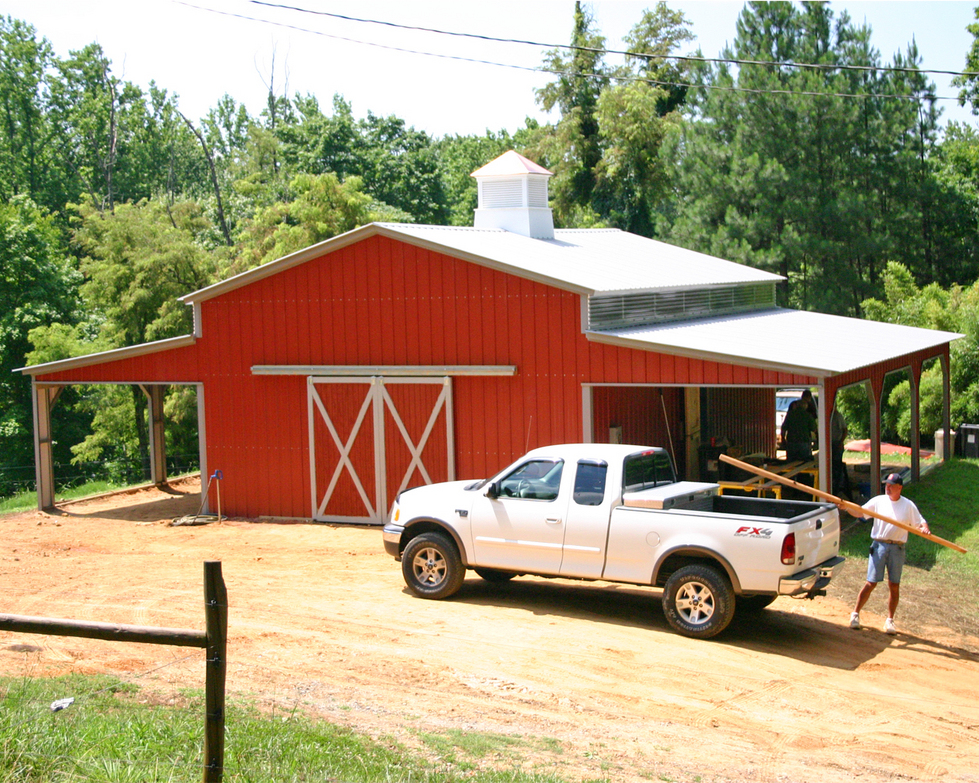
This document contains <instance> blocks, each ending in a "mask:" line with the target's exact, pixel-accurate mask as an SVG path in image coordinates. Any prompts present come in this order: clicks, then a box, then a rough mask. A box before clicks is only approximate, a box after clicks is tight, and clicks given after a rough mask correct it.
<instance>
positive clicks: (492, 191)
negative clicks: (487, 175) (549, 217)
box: [480, 179, 547, 209]
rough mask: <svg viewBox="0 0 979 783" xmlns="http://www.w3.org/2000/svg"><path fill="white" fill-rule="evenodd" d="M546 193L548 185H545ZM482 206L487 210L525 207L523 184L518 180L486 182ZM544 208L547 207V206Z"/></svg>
mask: <svg viewBox="0 0 979 783" xmlns="http://www.w3.org/2000/svg"><path fill="white" fill-rule="evenodd" d="M544 187H545V193H546V188H547V185H546V184H545V186H544ZM482 196H483V198H482V201H481V202H480V206H482V207H485V208H486V209H505V208H507V207H513V208H516V207H524V206H527V205H526V204H524V197H523V183H522V182H521V181H520V180H518V179H504V180H497V181H496V182H484V183H483V193H482ZM544 206H547V204H545V205H544Z"/></svg>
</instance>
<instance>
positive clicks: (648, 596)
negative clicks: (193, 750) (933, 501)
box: [0, 482, 979, 783]
mask: <svg viewBox="0 0 979 783" xmlns="http://www.w3.org/2000/svg"><path fill="white" fill-rule="evenodd" d="M198 491H199V486H198V485H196V484H195V483H192V482H188V483H185V484H183V485H182V486H181V487H178V488H177V490H176V491H175V492H174V493H173V494H167V493H164V492H161V491H158V490H155V489H152V490H143V491H140V492H139V493H136V494H129V495H116V496H112V497H109V498H104V499H94V500H89V501H85V502H80V503H74V504H71V505H68V506H65V508H64V510H63V512H62V513H60V514H57V515H49V514H42V513H40V512H30V513H25V514H18V515H8V516H3V517H0V584H2V586H3V590H2V596H3V597H2V602H0V612H3V613H8V614H21V615H39V616H48V617H68V618H73V619H81V620H95V621H103V622H118V623H126V624H137V625H154V626H167V627H178V628H197V629H202V628H203V588H202V573H203V569H202V562H203V561H205V560H221V561H222V562H223V571H224V577H225V581H226V583H227V587H228V595H229V605H230V609H229V633H230V643H229V644H230V646H229V659H230V661H229V673H228V689H229V692H230V693H231V694H232V695H233V694H236V693H237V694H247V695H250V696H251V697H253V698H254V699H255V700H256V701H257V702H258V703H260V704H262V705H264V706H265V707H266V708H268V709H270V710H275V711H276V712H277V713H282V712H287V711H290V710H292V709H294V708H296V707H298V708H299V709H301V710H305V711H308V712H310V713H312V714H317V715H320V716H322V717H324V718H326V719H328V720H330V721H333V722H337V723H341V724H346V725H349V726H352V727H355V728H357V729H359V730H362V731H366V732H368V733H370V734H372V735H374V736H390V737H394V738H396V739H397V740H399V741H401V742H404V743H406V744H409V745H413V746H421V743H420V740H419V735H420V734H422V733H426V732H449V731H451V730H460V731H476V732H486V733H494V734H505V735H520V736H521V737H523V738H525V739H528V740H532V742H531V743H529V744H528V745H527V747H533V748H536V750H535V751H534V752H533V753H532V754H530V755H529V756H527V758H528V766H534V767H535V768H536V769H538V770H539V771H545V772H553V773H555V774H558V775H562V776H564V777H565V778H566V779H568V780H582V779H608V780H612V781H648V780H675V781H681V780H682V781H687V780H702V781H715V780H716V781H722V780H723V781H773V782H774V781H813V782H815V781H819V783H836V782H839V783H842V782H843V781H847V782H849V781H853V780H860V781H883V780H909V779H910V780H922V781H931V780H934V781H979V639H977V638H975V637H973V636H966V635H962V634H961V633H957V632H953V631H950V630H948V629H945V628H942V627H938V626H933V627H920V626H919V627H915V628H912V629H911V630H912V632H911V633H904V634H901V635H899V636H897V637H888V636H885V635H884V634H883V633H881V632H880V631H878V630H877V628H878V627H879V622H880V620H881V619H882V618H881V617H880V616H879V615H875V614H874V613H873V612H874V611H880V609H881V608H882V603H876V604H875V603H871V605H870V608H871V610H872V611H870V612H865V615H866V616H867V619H868V620H869V621H870V622H872V623H873V629H867V630H863V631H859V632H857V631H851V630H850V629H849V628H848V627H846V620H847V618H848V615H849V606H848V604H849V601H850V599H851V598H852V596H851V595H849V593H847V594H846V595H843V594H842V593H841V594H840V595H839V596H838V597H834V596H833V595H831V596H829V597H827V598H823V599H820V600H817V601H815V602H808V601H806V602H800V601H793V600H790V599H786V598H781V599H779V600H778V601H776V602H775V604H773V606H772V607H771V608H770V609H768V610H766V611H765V612H763V613H761V615H760V616H759V617H757V618H755V619H751V620H747V619H745V618H741V619H739V620H736V621H735V623H734V624H733V625H732V626H731V627H730V628H729V629H728V630H727V631H726V632H725V633H724V634H723V635H722V636H721V637H719V638H718V639H716V640H713V641H693V640H690V639H685V638H683V637H680V636H677V635H676V634H674V633H672V632H671V631H670V630H669V629H668V628H667V625H666V622H665V620H664V619H663V614H662V611H661V610H660V608H659V603H658V600H657V599H658V593H656V592H654V591H650V590H641V589H636V588H628V587H617V586H615V585H611V584H606V583H602V582H598V583H591V584H587V583H576V582H570V581H564V580H543V579H533V578H522V579H518V580H515V581H514V582H512V583H510V584H508V585H504V586H494V585H491V584H489V583H486V582H483V581H482V580H480V579H479V578H478V577H476V576H475V575H471V576H470V577H469V578H467V580H466V583H465V585H464V586H463V589H462V590H461V592H460V593H459V595H458V596H457V597H455V598H454V599H452V600H450V601H444V602H437V601H424V600H420V599H417V598H414V597H412V596H411V595H409V594H408V593H407V592H406V591H405V589H404V583H403V581H402V578H401V573H400V567H399V565H398V564H396V563H395V562H394V561H393V560H392V559H391V558H389V557H387V556H386V555H385V554H384V552H383V548H382V545H381V534H380V531H379V530H377V529H355V528H349V527H331V526H327V525H283V524H258V523H254V522H249V521H245V520H231V521H225V522H223V523H222V524H220V525H219V524H211V525H206V526H199V527H171V526H168V525H167V524H166V523H167V522H169V521H170V520H171V519H173V518H175V517H179V516H182V515H184V514H187V513H192V512H194V511H196V509H197V505H198V503H199V495H198V494H196V493H197V492H198ZM862 567H863V564H859V565H857V564H854V565H853V566H852V568H857V569H860V568H862ZM909 589H910V588H909ZM878 592H882V591H878ZM844 599H845V600H844ZM874 600H876V601H882V599H880V598H879V597H876V596H875V599H874ZM875 607H876V608H875ZM202 655H203V654H202V652H201V651H199V650H191V649H184V648H171V647H158V646H151V645H141V644H122V643H110V642H100V641H94V640H85V639H71V638H60V637H45V636H30V635H23V634H19V635H14V634H10V633H0V673H3V674H7V675H34V676H37V675H43V674H55V673H63V672H69V671H78V672H107V673H111V674H115V675H118V676H122V677H124V678H126V679H133V680H134V681H136V682H138V683H139V684H140V685H141V686H142V687H143V688H144V689H146V691H147V692H152V693H154V694H160V695H162V697H163V698H164V699H166V698H168V697H170V696H175V695H176V694H177V692H178V688H180V687H185V686H190V687H201V686H202V685H203V663H202V660H203V658H202ZM65 695H71V694H65ZM537 739H540V740H542V741H540V742H537V741H536V740H537ZM231 743H233V738H232V739H231V740H229V746H230V744H231ZM483 763H492V759H484V761H483ZM499 763H502V764H507V763H511V762H508V761H506V760H505V759H502V760H500V762H499Z"/></svg>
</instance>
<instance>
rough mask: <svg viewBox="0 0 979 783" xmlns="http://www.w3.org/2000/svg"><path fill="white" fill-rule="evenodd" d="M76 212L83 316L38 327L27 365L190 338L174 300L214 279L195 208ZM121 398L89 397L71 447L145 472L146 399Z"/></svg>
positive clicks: (112, 392)
mask: <svg viewBox="0 0 979 783" xmlns="http://www.w3.org/2000/svg"><path fill="white" fill-rule="evenodd" d="M78 215H79V217H78V228H77V230H76V232H75V239H74V241H75V244H76V247H77V249H78V252H79V254H80V255H81V256H82V260H81V271H82V273H83V275H84V278H85V281H84V283H82V285H81V289H80V290H81V296H82V298H83V300H84V303H85V306H86V310H87V318H86V321H85V322H83V323H82V324H79V325H77V326H75V327H73V328H66V327H65V326H63V325H59V324H54V325H51V326H44V327H41V328H38V329H35V330H34V331H33V332H32V333H31V339H32V342H33V343H34V346H35V351H34V352H33V353H32V354H31V357H30V359H31V362H32V363H39V362H41V361H50V360H52V358H64V357H63V356H60V355H58V354H59V353H64V352H69V353H70V354H71V355H78V354H79V353H81V354H85V353H92V352H94V351H100V350H107V349H110V348H118V347H123V346H127V345H138V344H140V343H143V342H150V341H153V340H161V339H165V338H168V337H175V336H178V335H182V334H189V333H190V332H191V330H192V328H193V324H192V316H191V314H190V312H189V308H187V307H186V306H185V305H183V304H181V303H179V302H177V301H176V300H177V297H178V296H181V295H182V294H185V293H187V292H189V291H194V290H197V289H199V288H203V287H204V286H206V285H208V284H210V283H211V282H213V277H214V272H215V265H216V260H215V257H214V255H213V254H210V253H208V252H207V251H206V250H205V249H204V248H203V247H202V245H201V243H200V242H199V241H198V237H199V236H201V235H203V234H205V233H207V232H208V231H209V230H210V226H209V224H208V221H207V220H206V218H205V217H204V216H203V214H202V212H201V209H200V207H199V206H198V205H197V204H195V203H194V202H178V203H176V204H174V205H168V204H166V203H164V202H162V201H145V200H144V201H141V202H139V203H137V204H119V205H117V206H116V209H115V211H114V212H113V213H112V214H107V213H102V212H100V210H99V209H97V208H96V207H95V206H94V205H92V204H91V203H90V202H88V201H85V202H83V203H82V204H81V205H80V206H79V207H78ZM52 320H54V319H52ZM120 400H121V398H120V397H119V392H118V389H115V388H114V387H95V388H94V389H93V390H91V391H90V392H89V393H88V394H87V395H86V397H85V399H84V400H83V401H82V403H81V406H80V407H81V409H82V410H85V411H87V412H88V413H90V414H91V415H93V416H94V417H95V431H94V432H92V433H91V434H89V435H88V437H86V438H85V440H84V441H83V442H82V443H80V444H78V445H76V446H75V447H73V449H72V451H73V453H74V455H75V458H74V459H75V460H76V461H83V462H88V461H94V460H97V459H102V458H106V459H111V458H115V457H119V456H120V455H126V454H128V456H129V457H131V458H135V459H138V460H140V461H141V462H142V464H143V466H144V470H145V469H146V468H148V464H149V459H148V444H149V432H148V426H147V422H146V399H145V396H144V394H143V392H142V390H140V389H139V387H135V386H134V387H132V388H131V390H129V393H128V394H127V395H126V399H125V401H120ZM120 406H122V409H120ZM126 411H129V413H127V412H126ZM130 414H132V415H130ZM134 444H135V445H134Z"/></svg>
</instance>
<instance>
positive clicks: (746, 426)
mask: <svg viewBox="0 0 979 783" xmlns="http://www.w3.org/2000/svg"><path fill="white" fill-rule="evenodd" d="M703 395H704V400H703V404H702V405H701V416H702V420H703V429H702V430H701V438H702V440H703V441H704V442H710V439H711V438H712V437H714V438H717V439H718V440H720V439H722V438H726V439H727V440H728V441H729V442H730V444H731V445H732V446H738V447H740V448H741V450H742V452H743V453H744V454H754V453H761V454H767V455H771V456H774V454H775V390H774V389H765V388H748V387H737V388H730V389H725V388H721V387H714V388H708V389H704V392H703Z"/></svg>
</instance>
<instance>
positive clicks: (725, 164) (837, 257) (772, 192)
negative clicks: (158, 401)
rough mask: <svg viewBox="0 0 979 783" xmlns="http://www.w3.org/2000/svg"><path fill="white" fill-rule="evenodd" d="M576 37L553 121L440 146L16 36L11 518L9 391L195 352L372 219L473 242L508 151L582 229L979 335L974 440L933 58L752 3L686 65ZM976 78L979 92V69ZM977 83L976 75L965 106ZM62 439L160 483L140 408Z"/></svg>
mask: <svg viewBox="0 0 979 783" xmlns="http://www.w3.org/2000/svg"><path fill="white" fill-rule="evenodd" d="M977 18H979V17H977ZM569 21H570V27H571V38H570V46H568V47H562V48H560V49H555V50H553V51H550V52H548V53H547V54H546V55H545V57H544V61H543V62H542V67H543V68H544V69H546V70H547V71H548V72H549V73H551V74H552V78H551V81H550V82H549V83H548V84H547V85H546V86H545V87H543V88H542V89H540V90H538V91H537V94H536V95H535V100H536V101H537V103H538V104H539V105H541V106H542V107H543V108H545V109H546V110H548V111H551V110H556V111H557V115H558V117H559V119H558V120H557V121H556V122H554V123H553V124H538V123H535V122H533V121H531V120H527V121H526V123H525V125H524V126H523V127H521V128H517V129H514V130H512V131H510V130H506V129H500V130H498V131H490V130H487V132H486V133H485V134H482V135H470V136H461V135H446V136H442V137H433V136H430V135H429V134H426V133H424V132H421V131H417V130H415V129H414V128H412V127H409V126H407V125H406V123H405V122H404V121H403V120H401V119H399V118H398V117H395V116H388V117H383V116H378V115H375V114H373V113H372V112H370V111H368V112H367V114H366V116H364V117H357V116H356V115H355V113H354V108H353V106H352V105H351V104H350V103H349V102H348V101H346V100H345V99H344V98H343V97H342V96H340V95H335V96H332V101H331V103H330V104H329V105H328V106H326V107H324V106H323V105H322V104H321V102H320V100H319V98H318V97H317V96H314V95H309V94H307V95H298V94H296V95H286V94H284V93H282V92H281V91H280V90H278V89H277V88H276V87H275V85H274V83H272V81H271V80H270V83H269V84H268V85H267V87H268V94H267V100H266V102H265V105H264V107H263V108H262V109H261V111H260V112H259V113H258V114H252V113H250V112H249V111H248V110H247V109H246V107H245V106H243V105H242V104H240V103H238V102H237V101H236V100H235V99H234V98H233V97H232V96H230V95H225V96H224V97H222V98H221V99H220V100H219V101H218V102H217V104H216V105H215V106H214V107H213V108H212V109H211V110H210V111H209V112H208V113H207V115H206V116H205V117H202V118H189V117H187V116H185V115H184V114H183V113H182V112H181V110H180V107H179V102H178V100H177V99H176V97H175V96H173V95H172V94H170V93H168V92H167V90H166V89H165V88H163V87H160V86H158V85H156V84H155V83H151V84H150V86H149V88H148V89H146V90H143V89H141V88H140V87H138V86H137V85H134V84H132V83H129V82H126V81H124V80H122V79H120V78H119V77H118V76H116V75H115V74H114V72H113V68H112V63H111V62H110V61H109V59H108V58H107V56H106V54H105V52H104V51H103V50H102V49H101V47H100V46H99V45H98V44H94V43H93V44H90V45H89V46H86V47H84V48H83V49H81V50H79V51H73V52H71V53H69V55H68V56H67V57H66V58H59V57H57V56H56V55H55V54H54V52H53V48H52V46H51V44H50V43H49V42H48V41H47V40H46V39H45V38H44V37H43V36H42V35H41V34H40V33H39V32H38V31H37V30H36V29H34V28H33V27H32V26H31V25H30V24H28V23H26V22H23V21H20V20H17V19H13V18H11V17H7V18H2V17H0V232H2V242H0V270H2V277H0V434H2V436H3V441H4V444H5V448H4V449H3V453H2V454H0V495H4V494H9V493H10V492H11V491H13V490H15V489H17V487H18V486H19V485H22V484H23V483H28V482H29V481H30V480H32V479H33V469H32V468H29V466H32V463H33V442H32V426H33V425H32V414H31V400H30V393H29V392H30V388H29V382H28V381H27V380H26V379H24V378H23V377H22V376H21V375H19V374H16V375H15V374H13V373H12V370H13V369H14V368H16V367H20V366H23V365H25V364H28V363H32V364H33V363H40V362H45V361H52V360H56V359H62V358H68V357H71V356H76V355H81V354H85V353H91V352H94V351H99V350H107V349H111V348H117V347H121V346H125V345H134V344H138V343H141V342H146V341H149V340H158V339H163V338H166V337H172V336H177V335H180V334H186V333H188V332H189V331H190V330H191V323H190V314H189V312H188V308H186V307H184V306H182V305H180V304H178V303H177V302H176V297H178V296H180V295H182V294H185V293H188V292H190V291H193V290H196V289H199V288H202V287H204V286H206V285H208V284H210V283H212V282H215V281H216V280H219V279H223V278H225V277H227V276H229V275H231V274H235V273H238V272H241V271H244V270H245V269H249V268H251V267H254V266H256V265H259V264H263V263H267V262H268V261H270V260H273V259H275V258H279V257H281V256H283V255H286V254H288V253H290V252H293V251H295V250H298V249H301V248H303V247H306V246H308V245H310V244H313V243H315V242H319V241H321V240H323V239H327V238H329V237H331V236H335V235H337V234H340V233H342V232H344V231H348V230H350V229H352V228H355V227H357V226H359V225H363V224H365V223H368V222H371V221H378V220H379V221H396V222H417V223H434V224H448V225H471V224H472V214H473V209H474V208H475V206H476V188H475V183H474V181H473V180H472V178H471V177H470V176H469V174H470V173H471V172H472V171H474V170H475V169H476V168H479V167H480V166H482V165H483V164H485V163H486V162H488V161H489V160H491V159H492V158H494V157H496V156H497V155H499V154H501V153H503V152H505V151H506V150H507V149H511V148H513V149H517V150H518V151H519V152H522V153H523V154H525V155H527V156H528V157H530V158H531V159H533V160H535V161H537V162H539V163H540V164H541V165H543V166H545V167H547V168H548V169H550V170H551V171H552V172H554V174H555V176H554V177H553V179H552V183H551V206H552V208H553V212H554V218H555V224H556V225H557V226H559V227H562V226H564V227H600V226H609V227H617V228H621V229H624V230H627V231H631V232H634V233H638V234H642V235H644V236H649V237H654V238H657V239H661V240H663V241H667V242H671V243H674V244H679V245H683V246H685V247H689V248H692V249H695V250H699V251H702V252H705V253H710V254H712V255H716V256H720V257H722V258H727V259H730V260H733V261H738V262H741V263H746V264H750V265H753V266H757V267H760V268H763V269H766V270H769V271H773V272H777V273H779V274H781V275H783V276H784V277H785V278H786V283H785V284H784V285H782V286H781V287H780V290H779V293H778V296H779V301H780V303H781V304H783V305H786V306H790V307H797V308H803V309H813V310H820V311H823V312H827V313H836V314H841V315H850V316H858V317H868V316H869V317H874V318H883V319H888V320H899V321H900V322H903V323H915V324H916V325H936V324H941V325H942V328H948V329H951V330H954V331H961V332H963V333H966V334H967V335H968V338H967V340H962V341H959V342H958V343H955V344H954V348H953V350H954V351H955V352H956V358H955V359H954V360H953V361H954V362H955V364H953V367H964V368H965V370H963V371H959V370H955V373H956V376H955V377H954V378H953V391H954V394H955V399H956V415H957V416H960V417H961V419H963V420H964V419H970V420H972V421H976V420H979V419H977V417H979V366H976V365H979V361H976V360H975V358H974V357H975V355H976V339H977V336H979V335H977V334H976V329H975V320H976V316H975V305H976V301H979V294H977V291H979V289H977V288H976V286H975V281H976V279H977V277H979V235H977V227H979V197H977V187H979V138H977V136H976V131H975V129H974V128H973V127H972V126H969V125H964V124H955V123H950V124H949V125H947V126H945V127H944V128H943V127H942V126H941V125H940V112H939V110H938V108H937V106H936V97H935V92H934V89H935V88H934V85H933V84H932V83H931V82H929V80H928V79H927V77H926V74H924V73H922V72H921V70H920V67H921V58H920V55H919V53H918V52H917V50H916V48H915V46H914V44H913V42H912V43H909V44H908V46H907V48H906V50H905V51H903V52H899V53H897V54H895V55H894V56H893V59H892V60H891V61H890V62H886V61H885V60H884V59H883V58H882V56H881V54H880V52H879V51H878V50H877V49H876V48H875V47H874V46H873V43H872V33H871V30H870V29H869V28H867V27H866V26H863V25H857V24H855V23H854V22H853V21H852V20H851V19H850V17H849V16H848V14H846V12H841V13H839V14H835V13H834V12H833V11H832V10H831V9H830V7H829V6H828V5H827V4H824V3H802V4H801V5H797V4H794V3H789V2H772V3H756V2H749V3H747V4H746V5H745V7H744V9H743V10H742V12H741V14H740V17H739V19H738V22H737V30H736V35H735V37H734V40H733V42H732V43H731V44H730V45H729V46H728V47H726V48H725V50H724V51H722V52H721V53H720V54H719V55H718V56H717V57H715V58H712V59H709V60H708V59H698V58H677V57H676V55H677V53H678V52H679V50H680V47H681V46H682V45H683V44H685V43H686V42H688V41H690V40H692V38H693V30H692V29H691V27H690V24H689V23H688V21H687V20H686V19H685V17H684V16H683V14H682V13H681V12H679V11H675V10H673V9H670V8H669V6H668V5H667V4H666V3H664V2H660V3H658V4H657V5H656V6H654V7H652V8H650V9H649V10H647V11H645V12H644V13H643V15H642V17H641V18H640V19H638V20H637V21H636V24H635V25H634V27H633V28H632V30H631V31H630V32H629V34H628V35H627V36H626V37H625V39H624V44H625V50H626V54H625V56H624V57H621V58H620V60H619V61H616V62H612V61H611V59H612V55H611V54H609V53H608V51H607V46H606V40H605V38H604V37H603V36H602V35H601V33H600V30H599V26H598V21H597V20H595V19H594V18H593V17H592V16H591V14H590V13H589V11H588V10H587V9H586V8H585V7H583V6H582V5H581V4H580V3H578V4H576V7H575V13H574V17H573V18H572V19H571V20H569ZM973 27H975V28H976V29H973V28H972V27H970V31H972V32H973V34H974V35H975V36H976V37H977V40H979V26H973ZM699 54H702V53H699V52H698V55H699ZM964 57H965V59H966V65H967V66H968V67H967V69H966V70H969V71H972V70H977V71H979V67H975V68H974V67H973V66H976V65H979V49H976V48H974V49H973V51H971V52H968V53H964ZM810 66H812V67H810ZM976 84H977V83H976V81H975V77H969V76H963V77H961V78H960V80H959V86H960V87H962V100H963V102H969V103H970V104H972V105H973V106H975V105H976V104H977V94H979V88H977V86H976ZM894 291H899V292H901V296H902V297H903V298H902V299H900V300H897V301H892V299H889V298H888V297H891V296H892V295H893V292H894ZM943 297H944V298H945V299H943ZM921 299H927V300H928V302H931V303H932V304H931V305H928V306H925V305H922V306H921V307H920V308H917V309H914V308H907V307H904V305H905V304H907V302H908V301H918V300H921ZM939 301H945V302H946V305H948V302H952V301H954V302H956V303H965V304H963V305H962V306H961V307H960V306H958V304H956V306H951V305H948V306H944V307H941V306H939V305H935V304H934V302H939ZM881 303H884V304H883V305H881ZM929 308H930V309H929ZM936 308H939V309H940V310H941V312H940V313H936ZM912 310H913V312H912ZM926 311H927V312H930V313H931V315H932V316H940V317H938V318H937V319H936V317H931V316H926V315H924V314H923V313H925V312H926ZM901 319H903V320H901ZM929 319H930V320H929ZM900 405H901V402H900V395H899V394H895V403H894V411H895V413H894V415H893V416H892V417H891V418H890V419H886V420H887V421H890V422H892V427H893V432H894V434H895V435H897V434H899V433H898V430H899V429H900V424H899V420H900ZM167 414H168V417H169V421H170V426H169V427H168V434H167V438H168V450H169V451H170V453H173V454H182V453H186V454H193V455H196V434H195V433H196V408H195V404H194V400H193V394H192V392H190V391H188V390H187V389H180V388H175V389H172V390H171V391H170V393H169V395H168V398H167ZM55 416H56V419H55V427H56V432H57V433H58V443H57V445H56V447H55V457H56V461H57V463H58V465H59V466H62V467H59V470H63V471H65V472H66V473H67V472H71V468H70V467H69V466H71V465H72V463H73V461H74V464H75V465H76V466H77V465H79V464H93V463H99V462H101V463H108V464H110V465H115V466H116V468H115V469H116V470H117V471H118V472H120V474H127V475H128V474H130V473H132V472H136V473H138V472H140V471H142V470H143V467H144V463H145V455H146V446H147V442H148V434H147V428H146V420H145V400H144V399H143V396H142V393H141V392H140V391H139V390H138V389H129V388H119V387H90V388H82V389H67V390H65V392H64V394H63V395H62V397H61V399H60V401H59V404H58V406H57V407H56V409H55ZM923 418H924V417H923ZM922 426H923V427H926V426H931V421H930V420H929V421H927V422H925V421H923V425H922ZM905 437H906V435H905ZM28 468H29V469H28ZM18 471H21V472H18ZM23 471H27V472H26V473H25V472H23ZM130 477H131V476H130Z"/></svg>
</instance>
